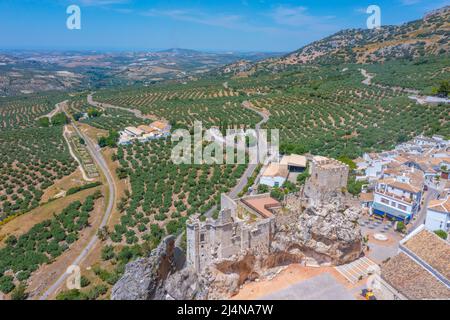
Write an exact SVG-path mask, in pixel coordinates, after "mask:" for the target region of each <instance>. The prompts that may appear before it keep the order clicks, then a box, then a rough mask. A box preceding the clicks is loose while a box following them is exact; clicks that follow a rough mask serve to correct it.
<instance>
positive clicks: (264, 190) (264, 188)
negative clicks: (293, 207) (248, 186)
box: [258, 184, 269, 193]
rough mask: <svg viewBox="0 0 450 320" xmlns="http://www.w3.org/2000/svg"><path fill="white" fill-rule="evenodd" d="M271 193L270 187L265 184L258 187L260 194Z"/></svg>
mask: <svg viewBox="0 0 450 320" xmlns="http://www.w3.org/2000/svg"><path fill="white" fill-rule="evenodd" d="M267 192H269V186H266V185H265V184H260V185H259V186H258V193H267Z"/></svg>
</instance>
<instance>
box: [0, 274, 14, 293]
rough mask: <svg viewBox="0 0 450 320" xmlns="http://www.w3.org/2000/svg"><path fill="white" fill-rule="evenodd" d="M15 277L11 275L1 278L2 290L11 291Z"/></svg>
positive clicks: (0, 287) (0, 286) (0, 288)
mask: <svg viewBox="0 0 450 320" xmlns="http://www.w3.org/2000/svg"><path fill="white" fill-rule="evenodd" d="M13 280H14V279H13V277H11V276H3V277H1V278H0V291H1V292H3V293H10V292H11V291H12V290H13V289H14V288H15V285H14V283H13Z"/></svg>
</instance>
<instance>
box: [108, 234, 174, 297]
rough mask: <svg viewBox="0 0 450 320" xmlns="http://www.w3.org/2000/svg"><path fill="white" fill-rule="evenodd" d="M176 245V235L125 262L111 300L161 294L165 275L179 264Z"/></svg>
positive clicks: (172, 271) (162, 293)
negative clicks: (147, 253)
mask: <svg viewBox="0 0 450 320" xmlns="http://www.w3.org/2000/svg"><path fill="white" fill-rule="evenodd" d="M178 250H179V249H177V248H176V247H175V237H173V236H169V237H167V238H165V239H164V240H163V241H162V242H161V244H160V245H159V246H158V247H157V248H156V249H155V250H153V251H152V253H151V254H150V256H149V257H148V258H140V259H138V260H136V261H133V262H130V263H128V264H127V265H126V268H125V273H124V275H123V276H122V278H121V279H120V280H119V281H118V282H117V283H116V284H115V285H114V287H113V289H112V292H111V299H112V300H148V299H162V298H164V283H165V280H166V279H167V277H168V276H169V275H171V274H173V273H175V272H176V271H177V270H178V269H179V268H180V265H181V263H180V260H182V259H183V256H182V255H180V253H179V251H178Z"/></svg>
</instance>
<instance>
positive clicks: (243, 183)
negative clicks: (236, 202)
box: [205, 101, 269, 217]
mask: <svg viewBox="0 0 450 320" xmlns="http://www.w3.org/2000/svg"><path fill="white" fill-rule="evenodd" d="M242 107H244V108H246V109H249V110H251V111H253V112H256V113H257V114H259V115H260V116H261V118H262V120H261V121H260V122H258V123H257V124H256V126H255V130H256V132H258V131H259V130H260V129H261V126H262V125H263V124H265V123H267V121H269V115H267V114H265V113H263V112H261V111H259V110H256V109H254V108H252V106H251V104H250V103H249V102H248V101H244V102H243V103H242ZM257 167H258V164H254V163H250V164H249V165H248V167H247V169H246V170H245V172H244V174H243V175H242V177H241V179H239V183H238V184H237V185H236V186H235V187H234V188H233V189H231V191H230V193H229V194H228V195H229V196H230V198H233V199H234V198H237V196H238V194H239V193H241V191H242V190H244V188H245V186H246V185H247V182H248V179H249V178H250V177H251V176H252V175H253V173H254V172H255V170H256V168H257ZM216 209H217V206H214V207H212V208H211V209H209V210H208V211H207V212H206V213H205V216H206V217H211V216H212V214H213V212H214V211H215V210H216Z"/></svg>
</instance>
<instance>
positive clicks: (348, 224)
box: [272, 197, 363, 265]
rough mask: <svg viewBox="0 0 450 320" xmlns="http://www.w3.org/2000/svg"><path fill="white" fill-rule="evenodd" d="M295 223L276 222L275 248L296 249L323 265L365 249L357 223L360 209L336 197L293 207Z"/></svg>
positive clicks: (350, 258)
mask: <svg viewBox="0 0 450 320" xmlns="http://www.w3.org/2000/svg"><path fill="white" fill-rule="evenodd" d="M289 214H291V215H293V216H294V219H293V223H289V224H288V223H284V224H281V225H277V232H276V233H275V236H274V241H273V243H272V249H273V250H272V251H273V252H290V251H292V250H293V249H296V250H298V251H300V252H302V253H303V254H304V255H305V256H306V257H308V258H309V259H310V260H312V261H314V262H315V263H317V264H321V265H340V264H345V263H348V262H351V261H353V260H355V259H357V258H358V257H359V256H360V255H361V253H362V249H363V243H362V234H361V230H360V228H359V225H358V222H357V221H358V218H359V217H360V215H361V210H360V209H359V207H356V206H349V205H348V204H345V201H342V199H339V197H336V198H335V200H334V201H331V202H329V203H326V204H323V203H322V204H317V205H314V206H309V207H306V208H305V209H304V210H303V211H296V210H293V211H291V212H290V213H289Z"/></svg>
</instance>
